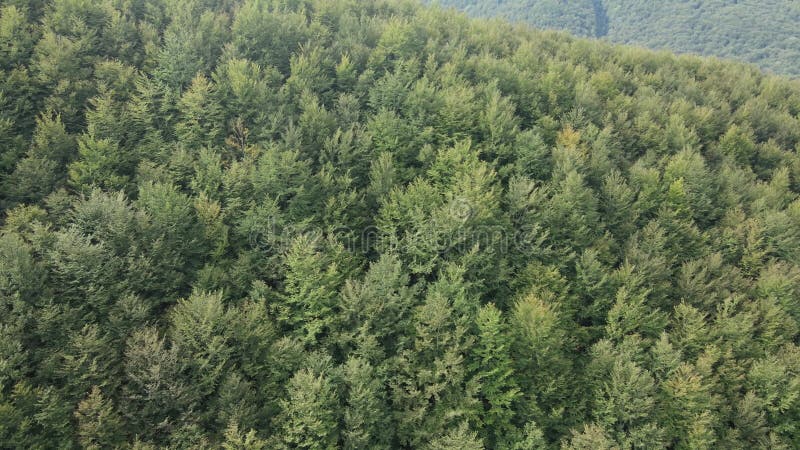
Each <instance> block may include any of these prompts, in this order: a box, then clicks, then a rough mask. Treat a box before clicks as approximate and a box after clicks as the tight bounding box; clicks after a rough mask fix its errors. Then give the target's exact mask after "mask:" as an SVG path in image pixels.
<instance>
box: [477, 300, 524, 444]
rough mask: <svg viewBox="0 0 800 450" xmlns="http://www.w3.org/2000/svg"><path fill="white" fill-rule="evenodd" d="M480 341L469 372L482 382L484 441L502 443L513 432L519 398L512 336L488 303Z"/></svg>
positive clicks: (483, 311)
mask: <svg viewBox="0 0 800 450" xmlns="http://www.w3.org/2000/svg"><path fill="white" fill-rule="evenodd" d="M476 322H477V326H478V339H477V342H476V345H475V346H474V347H473V350H472V353H473V358H474V360H473V361H472V362H471V364H470V365H471V367H470V369H471V370H472V371H473V373H474V374H475V375H474V376H475V379H476V380H477V382H478V383H479V386H480V387H479V392H480V394H479V395H480V397H481V398H482V400H483V402H484V408H483V411H482V412H481V413H479V416H480V417H481V422H482V424H483V427H484V428H483V429H484V431H483V433H482V434H483V437H484V442H487V443H490V444H491V443H497V442H502V438H503V436H505V435H506V434H507V433H509V432H510V431H511V429H512V419H513V416H514V406H516V405H514V403H515V402H516V401H517V400H518V398H519V397H520V390H519V388H518V387H517V386H516V383H515V377H514V368H513V363H512V360H511V354H510V351H511V346H512V336H511V335H510V333H509V331H508V330H507V326H506V324H505V322H504V321H503V318H502V316H501V314H500V311H498V310H497V308H496V307H495V306H494V305H493V304H491V303H489V304H487V305H485V306H483V307H482V308H481V309H480V311H479V312H478V316H477V319H476Z"/></svg>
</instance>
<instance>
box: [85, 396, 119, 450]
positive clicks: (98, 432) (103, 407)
mask: <svg viewBox="0 0 800 450" xmlns="http://www.w3.org/2000/svg"><path fill="white" fill-rule="evenodd" d="M75 418H76V420H77V421H78V436H79V438H78V439H79V441H80V443H81V445H82V446H83V447H84V448H87V449H99V448H107V447H116V446H118V445H120V444H121V443H122V442H123V440H124V433H123V428H122V421H121V419H120V417H119V415H118V414H117V412H116V411H115V410H114V405H113V404H112V403H111V401H109V400H106V399H105V398H104V397H103V393H102V392H101V391H100V389H99V388H98V387H97V386H92V390H91V391H90V392H89V395H88V396H87V397H86V398H85V399H84V400H83V401H81V402H80V404H78V409H77V410H76V411H75Z"/></svg>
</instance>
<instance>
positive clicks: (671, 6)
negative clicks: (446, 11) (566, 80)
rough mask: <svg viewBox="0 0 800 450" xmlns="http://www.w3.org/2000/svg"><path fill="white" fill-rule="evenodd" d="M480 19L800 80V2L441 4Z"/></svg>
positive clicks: (522, 0)
mask: <svg viewBox="0 0 800 450" xmlns="http://www.w3.org/2000/svg"><path fill="white" fill-rule="evenodd" d="M428 3H436V4H439V5H441V6H445V7H448V6H452V7H455V8H458V9H462V10H464V11H466V12H467V13H469V14H470V15H473V16H478V17H496V16H499V17H505V18H508V19H510V20H513V21H519V22H527V23H530V24H532V25H534V26H536V27H539V28H552V29H559V30H567V31H569V32H571V33H573V34H576V35H578V36H588V37H598V38H604V39H608V40H609V41H612V42H616V43H623V44H633V45H641V46H645V47H649V48H653V49H666V50H672V51H675V52H679V53H696V54H700V55H708V56H718V57H724V58H733V59H738V60H741V61H746V62H751V63H754V64H757V65H758V66H760V67H761V68H763V69H764V70H767V71H771V72H775V73H779V74H785V75H792V76H798V75H800V2H798V1H796V0H759V1H756V0H708V1H688V0H662V1H658V2H654V1H651V0H624V1H623V0H433V1H428Z"/></svg>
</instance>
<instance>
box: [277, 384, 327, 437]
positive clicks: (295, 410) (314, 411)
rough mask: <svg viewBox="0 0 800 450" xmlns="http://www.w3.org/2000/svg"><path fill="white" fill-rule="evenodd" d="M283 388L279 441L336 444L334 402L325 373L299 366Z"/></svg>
mask: <svg viewBox="0 0 800 450" xmlns="http://www.w3.org/2000/svg"><path fill="white" fill-rule="evenodd" d="M287 390H288V393H287V397H286V399H284V400H283V401H281V407H282V408H283V412H282V416H281V422H282V427H281V432H280V433H281V434H280V439H281V442H282V443H283V444H284V445H285V446H286V447H287V448H301V449H309V450H325V449H335V448H337V442H338V430H337V419H338V417H337V416H338V412H337V409H338V402H337V399H336V392H335V390H334V387H333V384H332V383H331V381H330V380H329V379H328V377H327V376H326V375H324V374H319V375H317V374H314V373H313V372H312V371H310V370H308V369H303V370H300V371H298V372H297V373H295V374H294V376H293V377H292V379H291V380H289V384H288V386H287Z"/></svg>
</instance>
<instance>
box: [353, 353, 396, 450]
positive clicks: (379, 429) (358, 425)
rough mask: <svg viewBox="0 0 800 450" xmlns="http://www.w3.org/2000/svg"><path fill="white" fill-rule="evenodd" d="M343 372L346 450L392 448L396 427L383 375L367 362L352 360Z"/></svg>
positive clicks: (357, 359)
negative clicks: (391, 443)
mask: <svg viewBox="0 0 800 450" xmlns="http://www.w3.org/2000/svg"><path fill="white" fill-rule="evenodd" d="M342 370H343V374H342V375H343V378H344V384H345V386H346V390H347V396H346V404H345V407H344V429H343V432H342V439H343V441H344V445H343V448H345V449H347V450H352V449H360V448H375V449H381V448H384V449H385V448H389V444H390V442H391V437H392V436H393V434H394V433H392V429H391V428H392V427H391V424H390V423H389V421H388V420H387V419H388V417H387V416H388V414H387V408H386V403H385V399H384V392H383V389H384V385H383V383H382V380H381V378H380V375H379V374H378V373H377V372H376V371H375V369H374V368H373V367H372V366H371V365H370V364H369V363H368V362H366V361H364V360H362V359H359V358H349V359H348V360H347V362H346V363H345V365H344V367H343V368H342Z"/></svg>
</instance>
